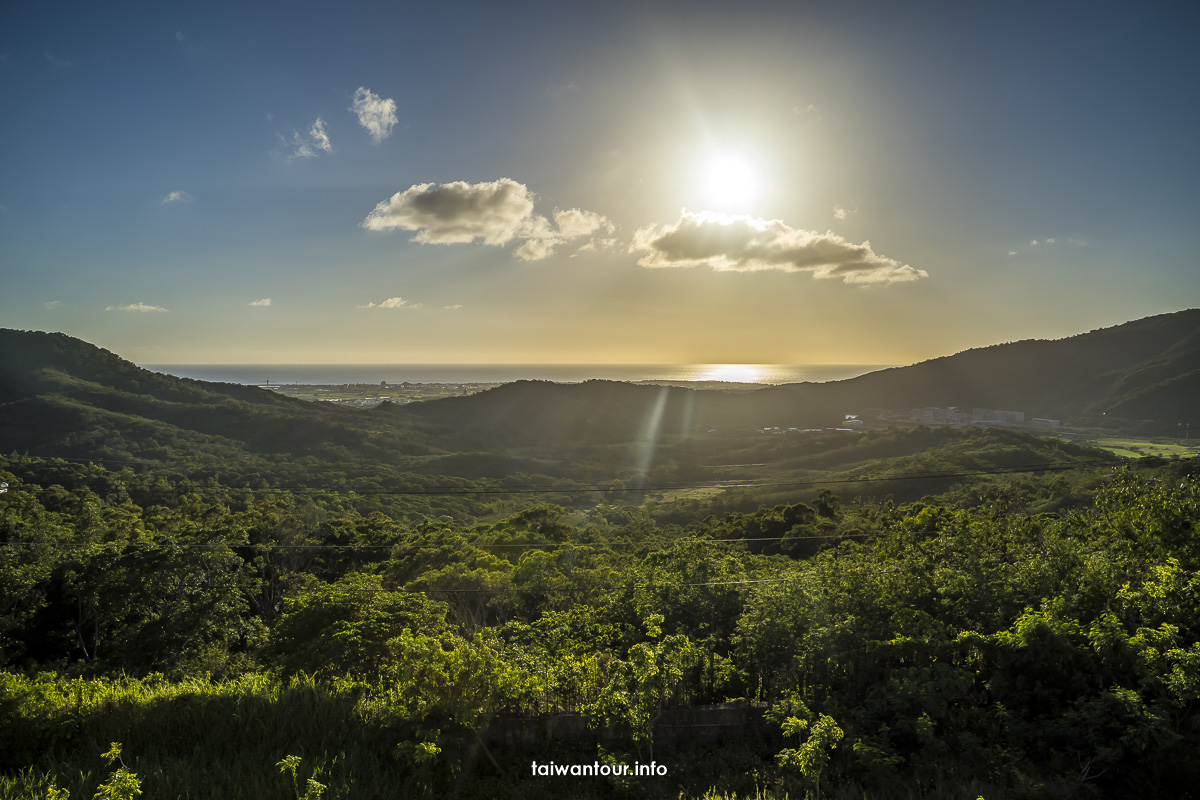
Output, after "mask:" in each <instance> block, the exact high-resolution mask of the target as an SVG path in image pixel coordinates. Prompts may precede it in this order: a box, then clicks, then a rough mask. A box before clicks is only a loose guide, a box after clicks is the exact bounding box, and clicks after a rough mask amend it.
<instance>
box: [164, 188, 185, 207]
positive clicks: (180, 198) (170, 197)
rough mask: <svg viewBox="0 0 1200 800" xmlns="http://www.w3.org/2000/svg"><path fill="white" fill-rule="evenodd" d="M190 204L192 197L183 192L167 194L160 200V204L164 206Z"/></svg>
mask: <svg viewBox="0 0 1200 800" xmlns="http://www.w3.org/2000/svg"><path fill="white" fill-rule="evenodd" d="M190 202H192V196H191V195H190V194H188V193H187V192H184V191H176V192H169V193H167V194H166V195H165V196H164V197H163V199H162V204H163V205H164V206H165V205H168V204H170V203H190Z"/></svg>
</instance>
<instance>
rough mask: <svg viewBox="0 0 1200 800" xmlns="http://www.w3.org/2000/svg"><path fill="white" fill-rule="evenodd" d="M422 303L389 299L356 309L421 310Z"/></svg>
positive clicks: (395, 298)
mask: <svg viewBox="0 0 1200 800" xmlns="http://www.w3.org/2000/svg"><path fill="white" fill-rule="evenodd" d="M424 305H425V304H424V303H410V302H408V301H407V300H405V299H404V298H403V297H389V298H388V299H387V300H384V301H383V302H382V303H375V302H370V303H367V304H366V305H361V306H357V307H358V308H422V307H424Z"/></svg>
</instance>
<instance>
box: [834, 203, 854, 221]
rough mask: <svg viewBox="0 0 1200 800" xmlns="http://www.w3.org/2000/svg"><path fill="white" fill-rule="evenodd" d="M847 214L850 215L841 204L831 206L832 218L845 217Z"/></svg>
mask: <svg viewBox="0 0 1200 800" xmlns="http://www.w3.org/2000/svg"><path fill="white" fill-rule="evenodd" d="M848 216H850V212H849V211H847V210H846V209H845V208H843V207H842V206H839V205H835V206H834V207H833V218H834V219H845V218H846V217H848Z"/></svg>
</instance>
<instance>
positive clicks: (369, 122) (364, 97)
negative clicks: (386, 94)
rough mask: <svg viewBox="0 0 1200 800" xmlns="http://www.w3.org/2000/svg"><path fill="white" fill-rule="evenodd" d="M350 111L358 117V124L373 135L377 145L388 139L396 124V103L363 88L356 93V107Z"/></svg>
mask: <svg viewBox="0 0 1200 800" xmlns="http://www.w3.org/2000/svg"><path fill="white" fill-rule="evenodd" d="M350 110H351V111H353V112H354V114H355V116H357V117H358V124H359V125H362V126H363V127H364V128H365V129H366V130H367V133H369V134H371V138H372V139H374V140H375V144H379V143H380V142H382V141H383V140H384V139H386V138H387V137H388V134H390V133H391V132H392V127H393V126H394V125H395V124H396V101H395V100H391V99H387V100H385V99H383V98H382V97H380V96H379V95H377V94H375V93H374V92H372V91H371V90H370V89H366V88H364V87H362V86H360V87H358V89H356V90H355V91H354V105H352V106H350Z"/></svg>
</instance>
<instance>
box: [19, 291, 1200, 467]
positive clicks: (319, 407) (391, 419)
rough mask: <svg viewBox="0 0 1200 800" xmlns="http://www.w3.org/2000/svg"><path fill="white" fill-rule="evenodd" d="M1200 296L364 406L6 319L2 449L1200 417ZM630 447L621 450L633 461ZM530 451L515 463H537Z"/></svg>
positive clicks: (581, 442)
mask: <svg viewBox="0 0 1200 800" xmlns="http://www.w3.org/2000/svg"><path fill="white" fill-rule="evenodd" d="M1198 401H1200V310H1197V309H1191V310H1187V311H1181V312H1178V313H1174V314H1165V315H1161V316H1156V317H1149V318H1146V319H1142V320H1138V321H1135V322H1130V323H1126V324H1124V325H1118V326H1116V327H1112V328H1106V329H1102V330H1097V331H1092V332H1090V333H1085V334H1081V335H1078V336H1073V337H1070V338H1068V339H1061V340H1052V341H1047V340H1030V341H1021V342H1013V343H1009V344H1001V345H995V346H992V347H985V348H979V349H975V350H968V351H964V352H961V353H958V354H956V355H952V356H947V357H944V358H937V359H933V360H930V361H925V362H921V363H919V364H915V365H912V366H909V367H899V368H894V369H888V370H882V371H880V372H874V373H871V374H868V375H863V376H861V377H858V378H854V379H851V380H846V381H837V382H832V383H824V384H812V383H803V384H792V385H786V386H778V387H769V388H763V389H760V390H757V391H743V392H724V391H720V390H697V389H688V388H678V387H659V386H640V385H633V384H624V383H616V382H611V381H588V382H585V383H581V384H553V383H546V382H538V381H519V382H516V383H512V384H507V385H504V386H501V387H499V388H497V389H493V390H491V391H488V392H483V393H480V394H477V395H472V396H467V397H455V398H447V399H444V400H435V401H431V402H428V403H420V404H413V405H409V406H402V407H400V406H392V405H389V404H384V405H383V406H380V407H378V408H375V409H372V410H369V411H364V410H357V409H348V408H341V407H337V406H333V405H330V404H325V403H320V404H317V403H307V402H304V401H299V400H294V399H290V398H286V397H281V396H279V395H277V394H275V393H272V392H269V391H266V390H262V389H258V388H256V387H248V386H239V385H234V384H220V383H207V382H203V381H195V380H188V379H180V378H175V377H172V376H169V375H161V374H158V373H153V372H149V371H147V370H144V369H141V368H140V367H137V366H135V365H133V364H131V363H129V362H128V361H125V360H124V359H121V358H120V357H118V356H116V355H115V354H113V353H110V352H108V351H107V350H103V349H101V348H98V347H96V346H94V345H91V344H88V343H86V342H83V341H80V340H78V339H74V338H71V337H69V336H66V335H64V334H61V333H42V332H35V331H17V330H0V452H5V453H8V452H12V451H14V450H15V451H18V452H26V451H28V452H30V453H31V454H34V455H62V456H72V457H81V458H89V457H90V458H100V457H103V458H109V459H131V460H135V461H136V460H147V459H149V460H153V459H161V458H163V457H164V454H169V455H171V456H172V457H173V458H175V459H179V458H187V459H190V460H194V461H200V462H206V463H219V462H222V461H229V460H238V459H246V458H251V459H260V460H261V459H266V460H268V461H270V460H278V459H280V458H287V459H316V461H318V462H324V463H342V464H350V463H353V464H357V465H360V466H362V465H369V464H380V465H385V464H386V465H391V466H395V467H400V466H402V467H405V468H407V469H414V470H418V471H426V472H428V471H435V472H436V471H438V470H439V469H440V467H438V464H442V465H443V466H444V467H445V469H446V470H447V472H449V473H452V474H464V473H470V472H471V470H472V469H476V470H477V469H478V467H479V465H474V466H472V465H471V464H469V463H466V462H469V461H471V457H470V454H472V453H476V454H483V453H490V454H492V456H493V457H492V459H491V461H490V462H489V463H490V464H491V466H490V467H489V468H488V469H487V471H488V472H500V473H503V472H504V469H505V466H504V463H505V462H504V461H503V458H502V459H500V461H499V462H497V461H496V458H495V456H496V455H497V454H503V456H504V457H505V458H507V457H512V458H513V459H529V458H544V459H554V460H558V461H561V462H572V461H579V462H582V461H596V460H599V461H605V460H606V459H605V457H604V451H605V449H606V448H610V449H611V448H614V447H616V448H626V447H629V446H634V443H637V442H647V441H654V440H658V441H660V442H666V441H675V442H678V441H680V440H683V439H687V438H689V437H692V436H695V435H697V434H706V433H707V432H708V431H711V430H714V429H715V430H716V431H717V432H718V434H723V433H730V434H734V433H747V432H751V431H753V430H755V429H757V428H761V427H768V426H780V427H808V426H812V427H828V426H831V425H834V424H836V423H837V422H839V421H840V420H842V418H843V415H844V414H847V413H852V414H860V415H864V416H867V415H870V414H872V413H873V412H875V411H878V410H888V409H890V410H900V409H909V408H920V407H926V406H939V407H947V406H957V407H960V408H974V407H987V408H999V409H1007V410H1014V411H1023V412H1024V413H1025V415H1026V418H1027V419H1029V418H1032V417H1035V416H1037V417H1054V418H1062V419H1065V420H1067V421H1072V420H1076V421H1085V422H1089V423H1095V422H1097V421H1100V420H1103V421H1105V422H1106V424H1110V425H1119V424H1121V423H1122V422H1124V423H1136V422H1138V421H1140V420H1144V419H1156V420H1162V421H1164V422H1163V424H1166V423H1170V425H1172V426H1173V425H1174V424H1175V423H1176V422H1178V421H1198V422H1200V418H1196V417H1197V415H1196V411H1197V405H1198ZM625 455H626V454H625V452H624V450H622V451H621V453H620V457H621V458H622V459H624V458H625ZM536 463H537V462H529V461H518V460H514V461H513V464H514V468H515V465H517V464H522V465H524V467H528V466H529V465H531V464H536Z"/></svg>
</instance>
